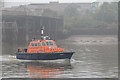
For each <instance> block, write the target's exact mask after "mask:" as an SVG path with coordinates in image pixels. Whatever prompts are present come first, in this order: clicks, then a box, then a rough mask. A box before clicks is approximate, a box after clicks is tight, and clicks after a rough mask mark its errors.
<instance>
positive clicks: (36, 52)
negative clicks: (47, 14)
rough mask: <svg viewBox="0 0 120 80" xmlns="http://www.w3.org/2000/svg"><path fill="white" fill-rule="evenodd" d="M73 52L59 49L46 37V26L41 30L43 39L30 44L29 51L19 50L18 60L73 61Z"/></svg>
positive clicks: (33, 40) (34, 40)
mask: <svg viewBox="0 0 120 80" xmlns="http://www.w3.org/2000/svg"><path fill="white" fill-rule="evenodd" d="M73 53H74V52H73V51H69V52H68V51H66V50H65V49H64V48H59V47H58V46H57V45H56V44H55V41H54V40H51V39H50V37H49V36H44V26H43V27H42V28H41V38H40V39H35V38H33V39H32V41H31V42H30V43H29V45H28V48H27V49H22V48H19V49H18V51H17V53H16V58H17V59H21V60H56V59H71V57H72V55H73Z"/></svg>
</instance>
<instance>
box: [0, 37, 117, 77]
mask: <svg viewBox="0 0 120 80" xmlns="http://www.w3.org/2000/svg"><path fill="white" fill-rule="evenodd" d="M57 44H59V46H61V47H64V48H65V49H68V50H71V51H75V54H73V56H72V59H71V60H70V61H69V60H50V61H47V60H46V61H26V60H17V59H16V58H15V55H3V56H2V57H1V58H2V61H1V62H2V77H3V78H23V77H24V78H118V45H117V44H118V42H117V36H115V35H105V36H101V35H99V36H98V35H92V36H88V35H86V36H85V35H77V36H71V37H69V38H68V39H65V40H59V41H57Z"/></svg>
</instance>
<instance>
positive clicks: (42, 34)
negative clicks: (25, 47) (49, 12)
mask: <svg viewBox="0 0 120 80" xmlns="http://www.w3.org/2000/svg"><path fill="white" fill-rule="evenodd" d="M43 36H44V26H42V28H41V37H43Z"/></svg>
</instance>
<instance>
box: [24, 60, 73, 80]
mask: <svg viewBox="0 0 120 80" xmlns="http://www.w3.org/2000/svg"><path fill="white" fill-rule="evenodd" d="M25 64H26V65H27V72H28V73H29V76H30V77H34V78H55V77H57V78H61V76H59V75H60V74H63V71H64V69H68V68H70V67H71V65H61V64H57V63H52V64H51V63H40V62H28V63H25Z"/></svg>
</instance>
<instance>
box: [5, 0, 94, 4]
mask: <svg viewBox="0 0 120 80" xmlns="http://www.w3.org/2000/svg"><path fill="white" fill-rule="evenodd" d="M4 1H5V2H34V3H48V2H50V1H59V2H61V3H68V2H69V3H70V2H93V1H96V0H4Z"/></svg>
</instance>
